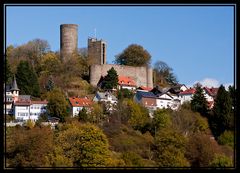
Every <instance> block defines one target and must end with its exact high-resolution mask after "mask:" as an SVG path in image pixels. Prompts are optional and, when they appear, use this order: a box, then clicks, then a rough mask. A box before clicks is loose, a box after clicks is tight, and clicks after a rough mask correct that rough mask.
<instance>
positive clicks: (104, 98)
mask: <svg viewBox="0 0 240 173" xmlns="http://www.w3.org/2000/svg"><path fill="white" fill-rule="evenodd" d="M93 101H95V102H110V103H111V104H117V102H118V100H117V98H116V97H115V96H114V95H113V94H112V93H111V92H108V91H106V92H100V91H97V93H96V95H95V96H94V98H93Z"/></svg>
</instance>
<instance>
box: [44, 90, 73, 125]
mask: <svg viewBox="0 0 240 173" xmlns="http://www.w3.org/2000/svg"><path fill="white" fill-rule="evenodd" d="M47 99H48V104H47V110H48V115H50V116H52V117H58V118H60V119H61V121H65V117H66V116H67V114H68V113H67V108H68V103H67V101H66V98H65V96H64V94H63V93H62V92H61V90H60V89H58V88H54V89H53V90H52V91H50V92H49V93H48V96H47Z"/></svg>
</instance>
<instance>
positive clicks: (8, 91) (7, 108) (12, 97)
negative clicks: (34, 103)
mask: <svg viewBox="0 0 240 173" xmlns="http://www.w3.org/2000/svg"><path fill="white" fill-rule="evenodd" d="M18 96H19V88H18V86H17V82H16V78H15V76H14V79H13V82H12V84H11V85H6V87H5V85H4V101H3V102H4V114H6V115H12V114H13V103H14V101H16V100H17V99H18Z"/></svg>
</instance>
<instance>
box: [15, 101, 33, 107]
mask: <svg viewBox="0 0 240 173" xmlns="http://www.w3.org/2000/svg"><path fill="white" fill-rule="evenodd" d="M14 105H16V106H29V105H31V101H16V102H15V103H14Z"/></svg>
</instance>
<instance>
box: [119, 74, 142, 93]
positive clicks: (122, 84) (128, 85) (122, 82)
mask: <svg viewBox="0 0 240 173" xmlns="http://www.w3.org/2000/svg"><path fill="white" fill-rule="evenodd" d="M136 88H137V85H136V82H135V81H134V80H133V79H132V78H131V77H128V76H118V89H128V90H131V91H135V90H136Z"/></svg>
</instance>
